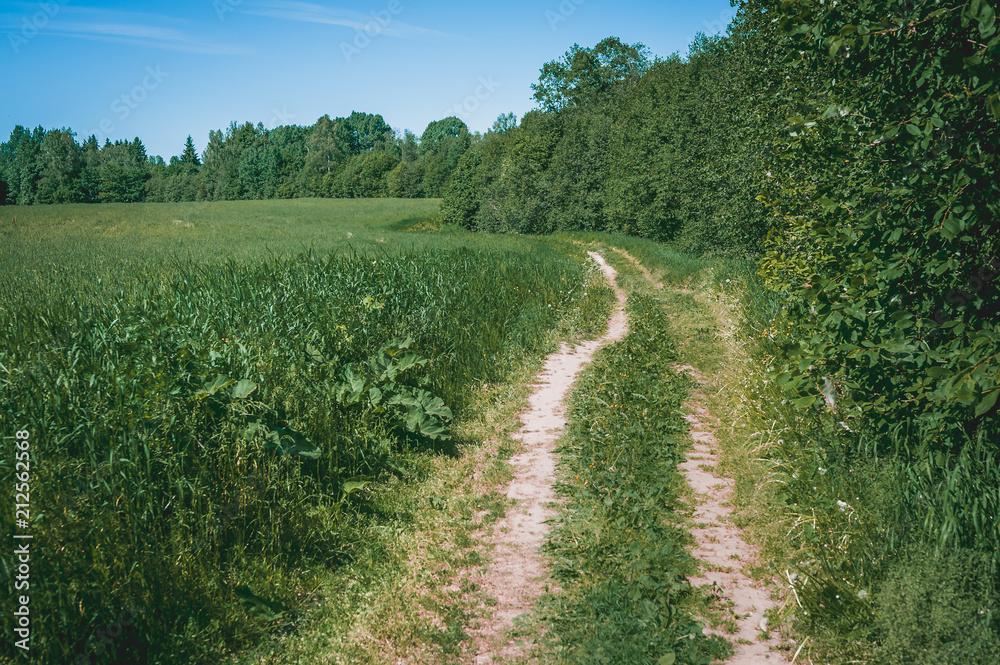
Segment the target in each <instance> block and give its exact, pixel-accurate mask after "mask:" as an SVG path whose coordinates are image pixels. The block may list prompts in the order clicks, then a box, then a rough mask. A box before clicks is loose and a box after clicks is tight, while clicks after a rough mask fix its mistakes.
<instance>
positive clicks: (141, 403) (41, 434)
mask: <svg viewBox="0 0 1000 665" xmlns="http://www.w3.org/2000/svg"><path fill="white" fill-rule="evenodd" d="M2 212H3V216H2V219H0V237H2V238H0V239H2V242H0V265H3V266H4V268H5V276H6V279H5V280H4V281H3V282H2V283H0V432H2V435H3V437H4V440H5V442H9V445H6V444H5V451H6V452H5V455H4V456H3V458H2V459H0V478H2V479H3V482H5V483H10V485H8V486H9V487H13V486H14V481H15V478H17V479H18V482H19V483H20V482H23V481H22V480H21V478H20V477H18V476H17V475H16V473H20V469H15V461H14V460H15V457H14V451H15V449H16V448H17V439H16V437H15V433H16V432H18V431H23V432H27V433H29V435H30V441H31V446H30V473H29V480H28V484H29V485H30V520H29V525H28V526H27V527H19V526H16V525H15V522H14V519H15V515H13V514H11V513H4V514H3V517H2V520H3V522H2V527H3V528H4V529H6V530H7V531H8V532H9V533H30V534H32V535H33V538H34V539H33V541H32V543H33V550H32V552H33V555H32V559H31V607H32V612H33V614H32V617H33V624H32V626H33V632H32V652H33V656H34V657H35V658H37V659H38V660H39V662H60V663H62V662H74V663H118V662H144V663H164V664H166V663H181V662H183V663H202V662H204V663H207V662H213V661H214V662H218V661H219V659H220V658H233V659H234V660H233V661H232V662H239V663H264V662H268V663H270V662H288V663H291V662H304V661H305V660H309V661H312V662H366V663H367V662H371V663H377V662H381V661H380V655H379V653H378V652H373V651H372V650H371V648H370V644H371V641H370V640H371V639H374V638H373V637H372V636H375V637H377V638H378V639H381V640H390V641H392V640H397V639H401V640H402V641H401V642H400V643H399V644H397V646H398V648H400V649H403V650H405V649H408V648H420V649H424V650H425V651H426V653H427V654H431V655H428V656H427V657H428V658H431V660H428V661H427V662H435V663H437V662H462V658H463V657H464V656H465V655H466V654H467V651H466V650H467V649H468V643H469V641H470V637H469V630H470V626H471V625H472V624H473V623H474V622H475V621H476V620H478V619H479V618H481V617H482V616H483V614H482V612H483V609H482V606H481V605H476V603H479V602H482V600H481V599H479V600H475V602H473V601H472V600H470V598H472V597H473V596H475V597H476V598H478V596H476V594H480V595H481V592H480V591H479V590H476V589H474V588H473V587H472V586H470V585H469V584H467V583H462V582H461V580H460V577H461V576H460V574H459V573H460V571H462V570H463V569H465V568H469V567H472V568H475V567H477V566H480V565H482V561H483V559H482V553H481V552H480V551H479V549H478V544H477V538H479V537H480V536H478V535H477V534H478V533H479V529H481V528H482V526H483V524H486V525H489V524H492V523H493V522H494V521H495V520H496V519H498V518H499V517H501V516H502V515H503V513H504V510H505V508H506V505H507V503H506V499H505V497H504V495H503V494H502V492H498V491H494V490H491V491H490V492H487V493H483V492H482V491H481V488H480V487H479V486H478V485H477V481H474V480H473V478H475V477H477V476H485V477H487V478H490V479H492V482H494V483H495V484H496V486H497V487H502V486H503V484H504V482H505V481H506V480H509V473H510V469H509V465H508V464H507V460H508V459H509V458H510V456H511V455H512V454H513V453H514V451H515V450H516V447H515V446H514V445H513V444H512V442H510V441H509V440H508V439H506V438H505V437H506V432H507V431H508V430H507V429H505V428H509V427H511V424H510V423H511V422H512V421H513V419H515V418H516V413H517V409H518V408H519V407H518V404H520V402H519V401H518V399H522V398H523V394H522V393H523V391H524V390H525V384H527V383H528V382H529V381H530V377H531V376H532V374H533V372H534V371H536V370H537V369H538V366H539V364H540V361H541V359H542V358H543V357H544V355H545V354H546V353H548V352H550V351H551V350H553V349H554V348H555V346H556V343H557V342H558V341H560V340H571V339H574V338H578V337H580V336H588V335H590V336H593V335H594V334H596V333H598V332H600V331H601V330H602V328H603V325H604V321H605V320H606V319H607V316H608V314H609V312H610V311H611V308H612V303H613V299H614V298H613V294H612V292H611V290H610V289H609V288H608V287H607V285H606V284H605V283H604V282H603V281H602V279H601V277H600V275H599V272H598V271H597V270H596V269H595V265H594V264H593V263H588V261H587V259H586V250H587V249H597V250H599V251H602V252H603V253H605V254H606V255H608V256H612V257H613V258H615V259H616V261H617V264H618V266H619V270H620V274H621V278H622V279H623V280H624V282H623V283H624V284H625V285H626V287H627V288H628V290H629V291H630V293H631V297H630V305H629V315H630V319H631V322H632V326H633V329H632V332H631V333H630V334H629V336H628V337H627V338H626V339H625V340H624V341H623V342H621V343H618V344H615V345H613V346H611V347H609V348H607V349H604V350H603V351H601V352H600V353H599V354H598V355H597V356H596V358H595V361H594V363H593V365H592V367H591V368H590V369H589V370H588V371H587V372H585V374H584V376H583V377H582V379H581V380H580V383H579V385H578V387H577V388H576V391H575V393H574V396H573V398H572V402H571V409H570V416H571V424H570V427H569V431H568V433H567V436H566V437H565V439H564V441H563V445H562V448H561V449H560V451H559V452H560V456H561V465H562V466H561V476H560V483H559V485H558V487H557V489H558V491H559V492H560V493H561V495H562V496H563V500H564V505H563V509H562V510H563V512H562V516H561V518H560V523H559V524H558V525H557V526H556V528H554V529H553V531H552V533H551V535H550V538H549V542H548V545H547V547H546V552H547V555H548V557H549V558H550V560H551V561H552V570H553V575H554V579H555V580H556V581H557V582H558V584H559V586H560V587H561V590H560V591H558V592H553V593H551V594H546V595H545V596H544V597H543V598H542V599H541V600H540V602H539V605H538V607H537V612H536V615H535V619H534V620H533V621H532V622H528V623H525V624H523V625H520V626H519V627H518V628H517V630H516V631H515V633H514V636H515V637H518V636H519V635H520V636H521V637H524V638H525V639H528V638H529V637H530V638H531V639H537V640H538V644H539V651H538V652H537V654H536V655H537V656H538V657H540V658H542V659H543V660H544V661H546V662H548V661H551V662H591V661H592V660H593V659H601V658H609V659H612V661H613V662H646V661H647V660H648V659H649V658H653V659H654V660H655V658H656V656H657V654H663V653H666V652H668V651H669V650H673V653H674V655H675V657H676V662H690V663H700V662H708V661H709V660H711V659H712V658H715V657H720V656H724V655H725V654H727V653H728V652H729V647H727V646H726V645H725V644H723V643H722V642H721V641H720V640H718V639H717V638H712V639H705V638H704V636H703V635H702V634H701V627H702V625H703V624H704V623H706V622H708V623H712V624H713V625H716V624H717V623H720V622H721V623H722V625H724V621H723V619H721V618H720V617H721V616H724V611H721V614H720V608H719V607H717V606H715V604H714V603H715V602H716V601H713V600H712V598H711V597H710V594H706V593H705V592H704V591H700V590H697V589H693V588H691V587H690V585H689V584H688V583H687V582H686V578H687V577H688V576H690V575H691V574H693V573H694V572H695V571H696V570H697V566H698V564H697V562H695V561H694V560H693V559H692V558H691V556H690V554H689V553H688V551H687V548H688V547H689V546H690V537H689V535H688V534H687V528H688V525H687V524H686V522H685V521H684V518H683V515H681V514H680V513H678V512H676V511H677V509H678V508H679V507H683V505H684V502H685V500H686V499H685V496H686V495H685V490H684V487H683V482H682V481H681V480H680V478H679V476H678V474H677V471H676V465H677V463H678V461H680V460H682V459H683V458H684V456H685V453H686V449H687V438H686V436H687V428H686V424H685V423H684V422H683V420H682V419H681V418H680V414H681V409H682V408H683V404H684V401H685V399H686V396H687V395H688V393H689V390H690V382H689V380H688V379H686V378H685V377H684V376H683V375H682V374H680V373H678V372H677V371H676V369H674V368H675V367H677V366H678V365H680V364H691V365H694V366H695V367H697V368H699V370H700V371H701V372H702V373H705V374H710V375H712V376H714V377H715V381H716V385H717V386H718V387H719V389H718V392H717V393H714V392H713V394H712V395H710V396H709V397H708V399H709V403H708V407H709V409H710V411H712V412H713V413H714V414H716V415H717V417H719V418H721V419H722V420H723V421H724V422H726V423H730V424H731V426H730V427H727V428H723V429H720V431H719V436H720V440H721V448H722V459H723V470H724V472H725V473H726V474H727V475H728V476H730V477H732V478H734V480H735V488H736V494H735V497H734V503H735V505H736V521H737V523H738V524H739V525H740V526H741V527H743V528H744V529H745V530H746V533H747V535H748V538H749V539H750V540H751V541H753V542H754V544H755V545H757V547H759V548H760V552H761V557H760V559H758V560H755V561H752V562H748V564H747V565H748V566H749V568H748V570H750V571H751V572H752V574H753V575H754V576H755V577H757V578H758V579H760V580H762V581H764V580H771V581H772V582H773V580H774V579H775V578H777V579H778V580H779V585H780V586H781V587H783V588H784V589H785V591H784V592H782V593H784V595H783V596H782V598H783V601H782V602H783V605H781V607H780V609H779V610H777V611H775V612H773V613H771V615H769V616H770V618H771V621H772V625H773V626H774V627H775V628H776V629H780V630H781V631H782V632H783V634H784V635H786V636H790V637H791V638H792V640H793V641H792V642H791V644H792V645H793V646H792V647H789V652H790V653H789V655H792V653H791V650H792V649H794V650H795V653H796V654H798V656H799V657H801V658H807V659H812V660H813V661H814V662H820V661H830V662H837V661H838V659H848V658H849V659H855V660H858V661H861V662H873V663H882V662H885V663H914V662H916V663H923V662H927V663H930V662H954V663H989V662H991V660H990V659H991V658H992V654H993V653H995V652H996V649H997V648H998V647H997V645H998V644H1000V638H998V634H1000V631H998V630H997V629H996V627H995V622H994V621H993V617H994V616H995V615H996V612H997V611H1000V596H998V595H997V592H996V583H995V580H996V579H997V572H996V570H997V568H996V566H997V563H996V562H997V556H996V552H997V551H998V550H997V543H1000V537H998V535H997V534H998V531H997V522H996V512H997V506H998V500H997V498H996V497H997V494H996V487H997V486H998V482H1000V481H998V479H997V476H996V473H997V472H996V468H997V466H996V462H995V460H996V446H995V441H994V440H993V439H990V438H989V437H988V436H986V435H980V436H979V437H977V438H975V439H971V440H969V441H967V442H966V444H965V445H964V446H962V447H960V448H956V449H954V450H950V451H949V450H941V449H936V448H934V447H933V446H932V445H930V443H931V442H930V441H929V440H927V439H926V438H921V436H920V433H919V432H912V431H905V430H901V431H899V432H897V433H896V435H895V436H894V437H890V438H887V437H884V436H880V435H879V434H878V433H874V432H871V431H870V430H867V429H866V427H865V419H864V417H863V414H860V413H858V412H857V410H856V409H853V408H852V405H851V404H850V403H849V401H848V400H847V398H846V396H845V395H844V394H843V393H831V396H832V399H833V400H835V402H836V408H830V407H829V406H828V405H827V404H826V403H825V402H824V401H822V400H816V401H814V403H812V404H810V405H807V406H803V405H798V404H796V403H795V401H794V399H792V398H790V397H789V395H788V393H787V391H786V390H783V389H782V387H781V385H779V384H778V383H777V382H776V380H777V378H778V377H779V375H780V362H779V361H780V359H781V357H782V355H783V354H785V353H787V352H788V349H794V348H796V345H797V344H798V343H799V342H800V341H801V340H802V339H803V338H804V337H805V333H804V332H803V330H802V329H801V327H800V326H799V325H797V324H796V321H795V320H794V319H792V318H788V317H787V315H786V313H785V311H786V310H785V308H786V307H787V297H788V296H787V294H786V293H783V292H781V291H778V290H774V289H773V288H768V287H767V285H765V284H764V283H763V281H762V278H761V276H760V275H759V274H758V272H757V271H758V266H757V265H755V264H753V263H752V262H750V261H747V260H739V259H727V260H723V259H706V258H703V257H702V258H699V257H695V256H692V255H690V254H687V253H684V252H682V251H678V250H677V249H676V248H675V247H672V246H670V245H665V244H662V243H657V242H653V241H650V240H646V239H640V238H635V237H627V236H618V235H608V234H603V233H589V232H588V233H583V232H575V233H558V234H554V235H551V236H546V237H530V236H515V235H488V234H481V233H473V232H469V231H465V230H462V229H459V228H455V227H452V226H449V225H446V224H442V222H441V220H440V217H439V212H438V202H436V201H423V200H414V201H397V200H367V201H354V200H316V199H301V200H291V201H258V202H216V203H186V204H184V203H182V204H132V205H128V206H126V205H99V206H83V205H60V206H37V207H32V208H23V207H8V208H5V209H4V210H3V211H2ZM613 247H614V248H618V249H621V250H625V251H626V252H628V254H629V255H631V256H632V257H634V258H635V259H636V260H638V262H639V263H641V265H642V267H643V270H645V271H648V272H646V273H643V271H642V270H640V269H638V268H637V267H635V266H632V265H631V264H630V263H629V262H628V261H625V260H624V259H623V258H622V257H621V256H617V252H615V251H613V250H612V248H613ZM519 395H520V397H518V396H519ZM612 396H617V397H614V398H613V399H612ZM499 412H502V413H503V414H505V415H503V417H502V418H500V417H499V416H496V413H499ZM491 414H492V415H491ZM484 442H485V443H484ZM609 460H614V462H615V463H614V464H613V465H611V464H608V462H609ZM484 515H485V517H484ZM419 556H425V557H427V560H426V561H424V560H423V559H418V560H420V561H423V564H421V565H424V564H426V567H425V568H424V567H421V568H419V569H417V570H411V567H412V566H413V565H414V563H413V561H414V557H419ZM3 565H4V566H5V573H6V575H7V578H6V579H7V581H6V585H7V589H6V591H7V594H8V598H11V597H13V596H14V594H15V590H14V576H13V574H14V572H15V571H14V569H13V568H12V567H11V566H12V564H11V559H10V558H5V559H4V560H3ZM452 586H460V587H461V589H462V593H461V594H459V595H458V596H453V595H450V594H452V593H453V592H451V591H448V589H450V588H451V587H452ZM463 594H464V595H463ZM470 594H471V595H470ZM487 602H488V601H487ZM723 610H724V608H723ZM428 617H430V618H428ZM435 622H437V623H435ZM441 625H443V626H445V628H444V629H442V628H440V626H441ZM5 630H6V631H7V634H6V635H5V641H4V647H3V649H4V651H3V652H2V653H0V658H4V659H7V658H10V659H13V658H14V657H15V655H16V654H15V652H14V649H13V647H12V645H13V644H14V642H15V639H16V636H15V635H13V634H12V633H11V632H10V631H11V626H10V624H7V625H6V626H5ZM331 634H335V635H336V636H337V640H338V642H337V644H336V645H333V644H331V642H330V635H331ZM686 635H694V636H696V639H692V640H688V639H686V638H685V639H683V641H679V640H681V639H682V638H684V637H685V636H686ZM400 636H402V637H400ZM543 638H544V639H543ZM366 639H367V640H369V641H368V642H366V641H365V640H366ZM608 645H612V646H608ZM615 645H617V646H615ZM676 645H682V646H683V648H681V647H680V646H676ZM644 659H646V660H644ZM11 662H13V660H11ZM421 662H423V661H421Z"/></svg>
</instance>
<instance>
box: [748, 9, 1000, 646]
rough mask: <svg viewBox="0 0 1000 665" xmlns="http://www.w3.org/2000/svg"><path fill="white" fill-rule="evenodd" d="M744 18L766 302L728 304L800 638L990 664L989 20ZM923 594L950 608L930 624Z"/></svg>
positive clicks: (978, 16)
mask: <svg viewBox="0 0 1000 665" xmlns="http://www.w3.org/2000/svg"><path fill="white" fill-rule="evenodd" d="M756 17H765V18H766V20H767V21H768V22H771V23H772V24H773V25H774V26H776V27H777V29H778V30H777V31H776V32H775V33H773V34H772V35H771V36H770V37H769V39H770V42H771V44H772V52H773V56H772V57H771V61H772V63H774V65H775V66H780V67H783V68H785V70H786V71H787V72H788V78H787V81H786V83H785V84H784V85H782V86H781V88H780V89H779V91H778V93H779V97H781V98H782V99H783V100H784V102H783V103H784V104H785V108H787V109H788V111H789V113H787V115H786V116H785V118H787V121H785V122H786V123H787V124H786V126H785V128H784V130H783V131H781V132H779V133H777V134H776V135H775V141H774V150H773V151H772V154H771V155H770V157H769V158H768V163H767V168H768V173H769V177H768V178H767V185H766V187H765V188H764V189H763V191H762V192H761V201H762V202H763V203H765V204H766V205H768V206H769V207H770V208H771V210H772V212H773V218H772V224H773V226H774V229H773V231H772V232H771V234H770V236H769V238H768V240H767V243H766V252H765V253H764V254H763V256H762V258H761V261H760V263H759V266H760V275H761V276H762V277H763V278H764V280H765V284H766V286H767V287H769V288H770V289H771V290H772V297H771V299H770V300H768V301H767V302H766V303H764V304H763V305H761V303H759V302H758V298H759V296H757V295H751V294H748V295H747V296H746V298H747V300H746V302H747V303H748V305H747V309H746V310H745V311H746V312H747V320H746V325H747V326H748V327H749V328H750V329H751V330H753V331H754V333H755V334H754V338H755V339H754V340H753V345H752V351H751V353H752V354H753V355H754V357H755V358H758V359H759V361H760V363H761V364H762V365H763V366H764V367H766V368H767V370H768V371H769V374H768V375H767V376H768V378H767V379H765V380H762V381H761V382H760V383H758V384H756V385H755V387H753V390H756V391H759V394H760V395H761V397H760V399H761V403H760V408H759V413H760V415H761V422H762V424H763V425H764V426H766V427H768V429H769V431H768V432H762V435H764V436H767V437H768V438H769V439H770V440H771V448H770V451H771V460H772V461H773V462H774V463H775V464H776V468H777V469H778V470H779V471H780V472H781V475H780V476H779V477H780V478H781V482H782V484H783V487H784V490H783V496H784V498H785V501H787V507H786V513H785V514H786V517H787V519H788V522H789V528H790V531H789V534H790V535H791V537H792V538H793V542H794V543H795V545H796V547H797V548H798V554H797V555H796V561H794V562H793V563H794V568H793V569H792V570H794V571H796V575H795V577H794V578H793V577H789V581H793V584H794V586H795V587H796V590H797V595H796V598H797V600H798V601H799V603H800V606H801V609H802V615H801V617H802V620H803V621H802V625H803V626H804V627H805V628H806V630H807V631H808V633H809V634H811V635H813V636H817V637H820V638H821V639H822V640H823V641H824V643H825V645H826V646H828V647H830V648H832V649H834V650H836V651H838V652H840V653H841V654H849V655H850V656H851V657H852V658H855V659H862V660H869V659H870V660H873V661H875V662H893V663H895V662H928V663H929V662H955V663H958V662H962V663H966V662H976V663H987V662H993V661H992V660H991V659H993V658H995V654H994V653H993V652H992V651H991V650H992V648H993V647H991V646H985V647H984V645H995V644H996V643H997V640H998V639H1000V632H998V631H997V629H996V626H995V623H993V622H992V621H991V620H989V617H991V616H992V613H995V611H996V602H995V596H996V589H997V588H1000V575H998V563H1000V562H998V557H997V553H998V552H1000V496H998V495H997V493H996V487H997V483H998V480H1000V479H998V474H997V459H998V458H1000V446H998V430H1000V428H998V426H997V425H998V419H997V397H998V395H1000V360H998V358H1000V321H998V318H997V314H998V312H1000V302H998V290H997V282H996V280H997V275H998V274H1000V263H998V260H997V256H998V254H997V249H998V243H997V240H998V238H1000V225H998V222H997V210H998V209H997V203H996V202H997V195H998V188H1000V181H998V179H997V177H996V168H997V157H998V153H1000V124H998V121H1000V105H998V102H997V99H998V97H997V95H998V91H1000V89H998V82H1000V81H998V74H1000V68H998V65H1000V62H998V58H997V54H998V53H1000V35H998V33H997V28H996V18H995V15H994V10H993V8H992V7H991V5H990V4H989V3H986V2H981V1H978V0H976V1H972V2H965V3H959V2H950V3H942V2H932V1H930V0H928V1H925V2H887V3H867V2H860V1H857V2H838V3H822V2H784V3H780V4H778V3H773V2H747V3H744V6H743V8H742V10H741V19H742V20H744V21H746V20H750V19H751V18H756ZM751 284H756V283H755V282H754V281H753V280H751ZM760 287H761V285H759V284H756V285H755V286H751V287H750V291H751V292H752V291H753V290H754V289H760ZM927 557H932V558H933V559H934V562H933V563H932V564H927V563H926V558H927ZM969 560H976V561H979V563H978V564H977V565H975V566H968V565H964V564H963V563H962V562H963V561H969ZM946 587H949V588H946ZM942 598H947V599H948V600H947V602H948V603H949V604H950V607H951V608H952V611H951V612H949V613H940V612H935V611H933V607H932V606H933V604H934V603H936V602H941V600H940V599H942ZM973 606H974V607H973ZM963 613H965V614H963ZM984 617H985V619H984ZM973 626H975V630H972V628H971V627H973ZM973 634H974V635H975V636H973ZM845 658H846V656H845Z"/></svg>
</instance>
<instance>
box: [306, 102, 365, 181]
mask: <svg viewBox="0 0 1000 665" xmlns="http://www.w3.org/2000/svg"><path fill="white" fill-rule="evenodd" d="M355 141H356V137H355V134H354V132H353V130H352V129H351V128H350V127H349V126H348V125H347V122H346V121H345V120H344V119H343V118H338V119H337V120H331V119H330V116H328V115H324V116H323V117H322V118H320V119H319V120H317V121H316V124H315V125H313V128H312V133H311V134H310V135H309V140H308V141H307V143H306V146H307V152H306V156H305V178H304V179H305V187H306V191H307V192H308V193H309V194H311V195H312V196H329V193H328V184H329V182H330V177H331V176H332V175H333V174H335V173H336V172H337V170H338V169H339V168H340V165H341V163H342V162H343V161H344V160H345V159H346V158H347V157H348V156H349V155H350V154H351V153H352V152H353V151H354V148H355V146H356V142H355Z"/></svg>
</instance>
